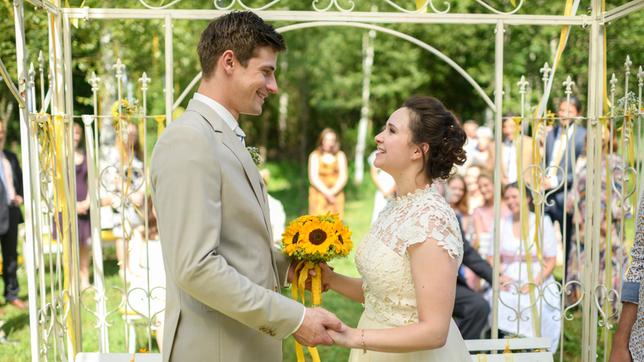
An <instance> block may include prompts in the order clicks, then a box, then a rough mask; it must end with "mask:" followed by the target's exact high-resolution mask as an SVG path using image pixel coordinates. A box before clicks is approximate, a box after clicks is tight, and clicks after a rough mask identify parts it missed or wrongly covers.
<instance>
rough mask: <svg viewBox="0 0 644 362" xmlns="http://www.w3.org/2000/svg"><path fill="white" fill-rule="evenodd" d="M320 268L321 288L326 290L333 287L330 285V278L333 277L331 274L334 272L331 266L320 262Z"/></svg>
mask: <svg viewBox="0 0 644 362" xmlns="http://www.w3.org/2000/svg"><path fill="white" fill-rule="evenodd" d="M319 266H320V270H321V271H322V290H323V291H325V292H326V291H327V290H329V289H333V287H332V286H331V279H332V278H333V274H335V272H334V271H333V268H332V267H330V266H329V265H328V264H327V263H320V264H319Z"/></svg>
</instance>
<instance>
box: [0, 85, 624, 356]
mask: <svg viewBox="0 0 644 362" xmlns="http://www.w3.org/2000/svg"><path fill="white" fill-rule="evenodd" d="M581 111H582V109H581V104H580V102H579V100H578V99H577V98H575V97H572V98H569V99H567V100H564V101H562V102H560V104H559V105H558V112H557V117H556V121H555V122H554V124H552V125H549V126H546V127H544V128H543V129H535V130H532V129H528V128H527V127H525V126H522V124H521V120H520V118H518V117H515V116H513V115H506V116H505V117H503V121H502V122H503V123H502V142H503V144H502V145H501V154H500V155H499V160H498V162H499V165H500V177H501V185H502V195H501V204H500V205H499V208H500V210H501V220H500V223H499V224H500V227H499V229H498V233H499V240H500V244H499V254H500V264H499V266H498V267H497V268H496V269H493V268H492V267H491V265H493V258H492V257H493V255H494V251H495V250H494V245H493V244H494V243H493V240H494V236H495V235H494V234H495V229H494V224H495V217H494V216H495V214H494V209H495V205H494V167H495V165H496V162H497V160H496V157H497V156H496V155H495V152H494V151H495V143H494V138H493V132H492V130H491V129H490V128H489V127H487V126H482V125H479V122H476V121H474V120H468V121H465V122H463V128H464V130H465V131H466V134H467V136H468V140H467V143H466V145H465V148H466V152H467V161H466V163H465V164H464V165H463V166H461V167H458V168H457V169H456V170H455V172H454V173H453V175H452V177H451V178H450V179H449V180H448V181H447V182H445V183H444V184H441V185H440V187H442V189H443V192H444V195H445V197H446V199H447V200H448V201H449V203H450V205H451V206H452V208H453V209H454V211H455V213H456V215H457V217H458V219H459V222H460V224H461V230H462V235H463V240H464V242H465V256H464V260H463V266H462V267H461V270H460V273H459V278H458V284H457V293H456V303H455V307H454V312H453V316H454V318H455V320H456V322H457V324H458V326H459V328H460V330H461V333H462V335H463V336H464V338H465V339H476V338H484V337H486V336H487V337H489V335H490V334H489V333H490V326H491V324H492V323H491V313H490V311H491V308H492V291H491V284H492V280H493V274H494V273H495V272H496V273H498V274H499V281H500V286H501V291H500V297H499V301H500V302H499V303H498V308H499V309H498V314H497V323H498V326H499V330H500V332H501V334H502V335H504V334H505V335H519V336H536V335H542V336H545V337H548V338H550V340H551V346H552V350H553V351H554V350H556V348H557V345H558V343H559V340H560V334H561V323H560V319H559V316H560V314H561V305H560V300H561V290H562V288H561V286H558V285H559V284H558V283H562V284H564V289H565V290H566V291H567V293H566V294H567V297H566V299H565V305H566V306H568V305H571V304H574V303H575V302H577V301H578V300H579V299H580V298H581V290H580V289H581V288H580V286H579V282H581V280H580V277H581V273H582V272H583V270H582V268H583V266H584V261H585V258H586V255H585V253H584V243H585V241H586V240H587V238H585V237H584V234H583V231H584V215H585V211H586V207H587V206H586V204H585V201H586V200H585V195H586V189H585V188H586V177H587V176H586V174H587V173H586V169H587V162H586V142H585V140H586V134H585V128H584V126H583V121H582V118H581V117H580V115H581ZM121 132H122V134H123V136H122V137H117V138H116V140H115V142H114V146H113V147H109V148H105V149H103V150H102V153H101V160H102V161H101V169H102V170H104V172H102V174H101V181H100V184H101V206H102V210H101V218H102V225H101V226H102V229H103V239H108V240H113V241H114V242H115V247H116V256H117V259H118V265H119V271H120V275H121V277H122V278H124V279H125V278H127V279H129V280H128V282H127V283H128V285H129V286H130V288H137V287H145V285H146V284H147V283H148V280H147V279H146V276H147V275H148V272H150V273H149V274H150V275H153V276H154V277H153V278H152V280H151V286H150V287H151V288H162V287H163V285H164V284H165V280H164V273H163V264H162V258H161V255H160V246H159V241H158V232H157V229H156V218H155V213H154V207H153V205H152V202H151V199H149V198H147V200H146V197H145V195H146V190H145V182H144V176H143V175H144V165H143V160H144V157H143V154H142V153H143V149H142V147H141V137H140V134H139V127H137V126H135V125H134V124H132V123H129V124H127V125H126V126H124V129H123V130H121ZM603 132H604V135H603V141H602V153H601V154H602V159H601V163H602V170H603V175H602V185H601V187H602V194H601V207H602V215H603V219H602V227H601V231H600V237H601V240H600V245H601V248H602V249H601V251H600V265H599V268H600V275H604V271H605V270H606V269H607V268H608V269H610V273H609V274H610V275H608V276H607V277H606V281H607V284H608V287H610V288H613V289H615V291H617V292H621V285H622V279H623V277H624V274H625V272H626V270H627V263H628V254H627V251H626V249H625V245H622V240H623V237H622V235H620V232H622V231H623V229H620V228H619V227H616V226H615V225H620V223H622V222H623V221H624V220H625V219H626V218H629V217H631V216H632V214H633V210H630V209H628V208H627V207H625V206H624V205H620V202H619V191H620V188H621V187H623V185H619V184H618V182H616V181H615V180H619V179H620V178H621V175H622V174H623V172H624V162H623V160H622V159H621V158H620V156H619V155H618V154H617V151H618V143H619V142H618V137H617V135H618V132H617V131H616V130H611V129H610V128H608V127H604V129H603ZM73 135H74V138H73V140H74V161H75V168H76V198H77V200H78V203H77V211H78V236H79V246H80V248H79V250H80V276H81V278H80V280H81V286H82V288H86V287H88V286H90V285H91V283H90V274H91V273H90V272H89V270H90V259H91V252H90V250H91V238H90V222H89V196H88V171H87V159H86V157H87V155H86V153H85V149H84V144H85V143H84V139H83V129H82V128H81V126H80V125H78V124H74V126H73ZM3 139H4V127H0V141H2V140H3ZM374 155H375V151H374V153H372V154H371V156H370V157H369V164H370V175H371V180H372V182H373V183H374V184H375V186H376V193H375V195H374V205H373V214H372V215H373V216H372V222H374V221H375V220H376V218H377V216H378V214H379V212H380V211H382V209H383V208H384V207H386V205H387V201H388V200H389V199H391V198H392V197H393V196H395V195H396V186H395V184H394V181H393V178H392V177H391V176H390V175H388V174H387V173H385V172H384V171H382V170H379V169H377V168H376V167H374V166H373V158H374ZM1 160H2V167H0V181H1V182H0V187H2V190H0V240H1V241H2V257H3V264H2V265H3V271H2V274H3V281H4V296H5V301H6V302H7V303H10V304H12V305H14V306H15V307H17V308H25V306H26V305H25V303H24V302H23V301H22V300H21V299H19V298H18V292H19V289H18V282H17V278H16V269H17V238H18V228H17V225H18V224H19V223H20V222H21V220H22V219H21V214H20V209H19V205H20V204H21V203H22V198H21V194H22V183H21V176H22V172H21V171H20V167H19V164H18V159H17V157H16V156H15V154H13V153H12V152H11V151H8V150H5V151H4V152H3V157H2V158H1ZM539 164H540V165H542V166H544V167H545V172H544V174H543V176H541V177H539V176H536V173H535V172H534V171H533V169H534V165H539ZM121 170H126V171H124V172H123V171H121ZM307 174H308V181H309V188H308V212H309V213H310V214H323V213H327V212H331V213H337V214H339V215H340V217H343V216H344V207H345V189H346V186H347V182H348V179H349V177H348V174H349V164H348V160H347V156H346V154H345V153H344V152H343V151H342V147H341V144H340V137H339V134H338V133H337V132H336V131H335V130H333V129H330V128H326V129H323V130H322V131H321V133H320V135H319V137H318V140H317V142H316V144H315V148H314V149H313V151H312V152H311V153H310V154H309V158H308V170H307ZM261 175H262V178H263V180H264V183H265V184H266V185H268V184H269V183H270V178H271V175H270V172H269V171H268V169H266V168H263V169H262V170H261ZM608 176H610V178H611V180H612V181H611V182H612V185H607V182H606V180H607V179H608ZM540 187H541V188H543V189H541V192H543V193H547V194H548V195H549V196H548V198H547V199H545V200H541V199H540V198H539V196H538V195H535V194H537V193H538V192H539V191H540ZM268 200H269V209H270V213H271V223H272V227H273V239H274V242H275V244H276V245H279V243H280V240H281V234H282V232H283V230H284V227H285V224H286V223H287V218H286V213H285V209H284V206H283V205H282V202H280V200H278V199H277V198H275V197H273V196H271V195H270V194H269V195H268ZM5 205H6V208H5ZM606 208H609V209H610V212H606ZM146 211H147V214H145V212H146ZM608 218H610V219H608ZM146 220H147V225H148V228H147V229H146V228H145V224H146V222H145V221H146ZM524 225H526V226H524ZM51 227H52V234H53V235H54V236H55V234H56V233H55V222H53V221H52V225H51ZM535 235H538V237H535ZM608 245H610V248H608ZM146 249H147V250H146ZM148 253H151V254H152V255H154V256H155V257H153V258H150V257H149V256H148V255H150V254H148ZM557 270H559V271H558V272H557ZM568 294H569V295H568ZM535 296H538V297H539V298H541V299H542V301H543V302H542V303H538V307H535V308H531V307H525V306H531V305H536V304H535V303H534V299H531V298H535ZM143 302H144V301H143V300H141V301H134V302H133V304H134V305H136V303H143ZM617 303H618V301H617V300H613V301H612V304H611V307H610V308H612V309H611V310H612V312H611V313H612V314H614V312H615V311H616V308H617ZM163 307H164V306H163V297H162V296H157V297H156V298H155V301H154V307H153V310H154V320H155V322H154V326H155V328H157V329H159V330H160V329H162V326H163V318H162V316H163V313H159V312H160V311H161V310H163ZM517 320H520V323H518V322H517ZM159 335H160V333H159ZM158 344H159V346H160V345H161V342H160V341H158Z"/></svg>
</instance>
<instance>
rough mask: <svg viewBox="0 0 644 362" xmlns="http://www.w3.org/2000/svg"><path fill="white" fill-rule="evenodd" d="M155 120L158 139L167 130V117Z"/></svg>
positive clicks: (161, 116) (156, 117) (159, 117)
mask: <svg viewBox="0 0 644 362" xmlns="http://www.w3.org/2000/svg"><path fill="white" fill-rule="evenodd" d="M154 120H155V121H156V122H157V138H158V137H161V133H163V131H164V130H165V115H158V116H154Z"/></svg>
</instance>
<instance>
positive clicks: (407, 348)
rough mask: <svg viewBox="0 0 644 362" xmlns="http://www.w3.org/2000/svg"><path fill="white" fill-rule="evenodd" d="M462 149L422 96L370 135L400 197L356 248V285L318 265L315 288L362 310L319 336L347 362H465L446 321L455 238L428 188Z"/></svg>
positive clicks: (458, 253)
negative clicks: (345, 353)
mask: <svg viewBox="0 0 644 362" xmlns="http://www.w3.org/2000/svg"><path fill="white" fill-rule="evenodd" d="M464 143H465V133H464V132H463V130H462V128H461V126H460V124H459V123H458V122H457V121H456V119H455V117H454V116H453V115H452V114H451V113H450V112H449V111H447V110H446V109H445V107H444V106H443V104H442V103H441V102H440V101H438V100H437V99H435V98H432V97H412V98H411V99H409V100H407V101H406V102H405V103H404V105H403V106H402V107H401V108H399V109H398V110H396V111H395V112H393V114H392V115H391V116H390V117H389V119H388V120H387V126H386V127H385V129H384V130H383V131H382V132H381V133H379V134H378V135H377V136H376V144H377V146H378V150H379V151H380V152H378V153H377V155H376V159H375V162H374V164H375V165H376V166H377V167H380V168H382V169H383V170H385V171H386V172H387V173H389V174H390V175H392V176H393V177H394V179H395V181H396V190H397V193H398V194H399V195H400V196H398V197H396V198H395V199H394V200H392V201H391V202H390V203H389V204H387V207H386V208H385V209H384V210H383V211H382V212H381V213H380V216H379V217H378V222H376V224H374V225H373V226H372V227H371V230H370V231H369V233H368V235H367V236H366V237H365V238H364V240H363V241H362V242H361V243H360V244H359V246H358V249H357V250H356V265H357V267H358V271H359V272H360V274H361V276H362V277H361V278H351V277H347V276H344V275H341V274H338V273H335V272H334V271H332V270H331V269H330V268H329V267H328V266H325V265H323V270H324V271H323V283H324V285H327V286H329V287H330V288H331V289H333V290H335V291H337V292H338V293H340V294H342V295H344V296H345V297H347V298H349V299H352V300H354V301H357V302H358V303H362V304H363V305H364V313H363V314H362V316H361V318H360V322H358V327H357V328H351V327H348V326H345V327H344V328H343V329H342V330H341V331H340V332H334V331H329V334H330V335H331V337H332V338H333V340H334V341H335V343H336V344H338V345H340V346H345V347H350V348H352V349H353V350H352V351H351V355H350V357H349V361H351V362H363V361H365V362H366V361H388V362H398V361H401V362H402V361H454V362H464V361H471V357H470V356H469V353H468V352H467V347H466V346H465V342H464V341H463V338H462V337H461V334H460V332H459V330H458V327H457V326H456V324H455V323H454V321H453V320H452V310H453V306H454V300H455V290H456V278H457V274H458V268H459V265H460V264H461V260H462V257H463V241H462V238H461V232H460V228H459V226H458V221H457V219H456V215H455V214H454V211H453V210H452V209H451V208H450V206H449V204H448V203H447V201H446V200H445V198H444V196H443V195H442V194H440V193H439V192H438V189H437V187H436V185H437V183H440V182H441V181H442V180H445V179H447V178H448V177H449V175H450V173H451V172H452V170H453V167H454V164H462V163H463V162H464V161H465V151H464V150H463V144H464ZM393 291H395V292H393ZM437 291H440V292H437Z"/></svg>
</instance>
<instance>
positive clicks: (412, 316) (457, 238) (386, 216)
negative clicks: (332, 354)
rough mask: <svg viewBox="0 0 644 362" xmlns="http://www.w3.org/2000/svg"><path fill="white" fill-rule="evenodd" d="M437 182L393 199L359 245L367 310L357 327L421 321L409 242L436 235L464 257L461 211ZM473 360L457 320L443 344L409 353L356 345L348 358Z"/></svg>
mask: <svg viewBox="0 0 644 362" xmlns="http://www.w3.org/2000/svg"><path fill="white" fill-rule="evenodd" d="M435 187H436V186H435V185H434V186H431V187H427V188H424V189H419V190H417V191H416V192H414V193H413V194H409V195H406V196H403V197H400V198H396V199H394V200H392V201H391V202H389V203H388V204H387V207H386V208H385V209H384V210H383V211H382V212H381V213H380V216H379V217H378V219H377V221H376V223H375V224H374V225H373V226H372V228H371V230H370V231H369V234H367V236H366V237H365V239H364V240H363V241H362V243H360V245H359V246H358V249H357V250H356V265H357V267H358V271H359V272H360V274H361V275H362V278H363V289H364V295H365V303H364V307H365V309H364V312H363V313H362V316H361V317H360V322H359V323H358V328H365V329H385V328H393V327H399V326H404V325H409V324H413V323H416V322H418V309H417V308H416V293H415V290H414V281H413V279H412V274H411V265H410V261H409V255H408V254H407V248H408V247H409V246H411V245H414V244H418V243H423V242H426V241H428V240H431V241H430V242H436V243H438V245H440V246H442V247H443V248H444V249H445V250H446V253H448V254H449V256H451V257H452V258H457V259H458V261H459V263H460V262H461V260H462V258H463V241H462V240H461V232H460V230H459V226H458V222H457V220H456V216H455V215H454V212H453V211H452V209H451V208H450V206H449V205H448V204H447V202H446V201H445V198H444V197H443V196H441V195H440V194H439V193H438V192H437V191H436V189H435ZM436 272H437V273H441V272H443V271H440V270H437V271H436ZM436 293H441V291H440V290H437V291H436ZM469 360H470V357H469V354H468V352H467V348H466V346H465V342H464V341H463V338H462V337H461V334H460V332H459V330H458V327H457V326H456V324H455V323H454V321H453V320H452V322H451V323H450V329H449V334H448V337H447V343H446V344H445V346H443V347H441V348H438V349H433V350H425V351H418V352H410V353H383V352H374V351H367V352H366V353H364V352H363V351H362V350H361V349H360V350H358V349H354V350H352V351H351V356H350V357H349V361H350V362H363V361H370V362H376V361H383V362H384V361H388V362H389V361H395V362H402V361H410V362H411V361H418V362H421V361H422V362H427V361H437V362H438V361H454V362H458V361H469Z"/></svg>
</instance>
